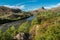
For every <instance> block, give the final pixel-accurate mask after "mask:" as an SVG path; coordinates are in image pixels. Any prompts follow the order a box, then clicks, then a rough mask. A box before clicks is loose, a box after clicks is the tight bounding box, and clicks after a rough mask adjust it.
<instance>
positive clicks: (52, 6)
mask: <svg viewBox="0 0 60 40" xmlns="http://www.w3.org/2000/svg"><path fill="white" fill-rule="evenodd" d="M58 6H60V3H57V4H56V5H50V6H47V7H45V8H46V9H51V8H54V7H58Z"/></svg>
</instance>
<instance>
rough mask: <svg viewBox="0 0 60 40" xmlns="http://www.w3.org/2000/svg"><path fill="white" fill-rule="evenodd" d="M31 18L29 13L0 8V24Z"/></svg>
mask: <svg viewBox="0 0 60 40" xmlns="http://www.w3.org/2000/svg"><path fill="white" fill-rule="evenodd" d="M30 16H32V14H31V13H29V12H24V11H22V10H20V9H17V8H16V9H15V8H8V7H5V6H0V24H3V23H8V22H13V21H17V20H22V19H25V18H28V17H30Z"/></svg>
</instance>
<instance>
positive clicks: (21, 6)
mask: <svg viewBox="0 0 60 40" xmlns="http://www.w3.org/2000/svg"><path fill="white" fill-rule="evenodd" d="M3 6H5V7H9V8H19V9H24V8H25V5H20V6H11V5H3Z"/></svg>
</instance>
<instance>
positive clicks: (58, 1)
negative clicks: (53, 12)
mask: <svg viewBox="0 0 60 40" xmlns="http://www.w3.org/2000/svg"><path fill="white" fill-rule="evenodd" d="M0 6H7V7H10V8H15V7H16V8H20V9H22V10H35V9H38V8H40V7H42V6H44V7H45V8H52V7H57V6H60V0H0Z"/></svg>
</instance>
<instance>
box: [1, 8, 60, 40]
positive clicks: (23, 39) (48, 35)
mask: <svg viewBox="0 0 60 40" xmlns="http://www.w3.org/2000/svg"><path fill="white" fill-rule="evenodd" d="M40 10H42V9H39V10H37V11H38V12H36V14H35V15H34V18H33V19H32V20H31V21H26V22H24V23H22V24H21V25H20V26H19V27H18V28H17V29H16V28H15V27H14V26H13V25H12V26H11V27H10V28H8V29H7V30H6V31H5V32H3V31H2V30H1V31H0V34H1V35H0V39H1V40H60V12H58V11H57V12H56V11H53V9H48V10H45V9H43V11H40ZM54 10H59V11H60V9H57V8H54ZM33 13H34V12H33ZM33 13H32V14H33Z"/></svg>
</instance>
